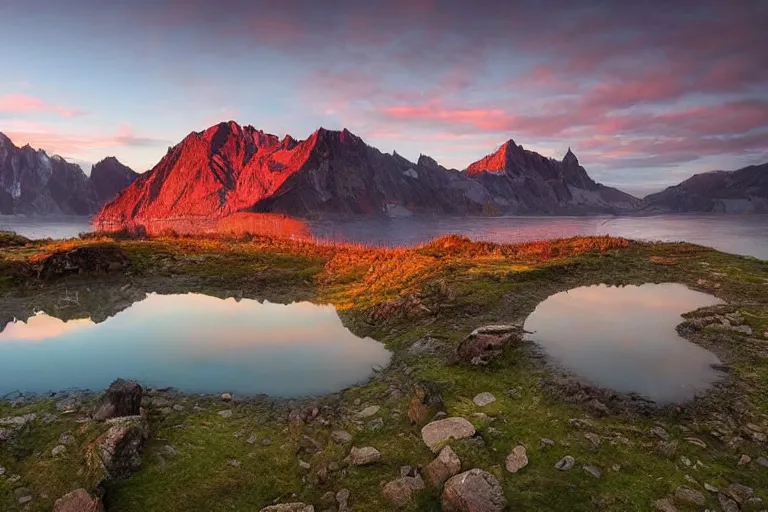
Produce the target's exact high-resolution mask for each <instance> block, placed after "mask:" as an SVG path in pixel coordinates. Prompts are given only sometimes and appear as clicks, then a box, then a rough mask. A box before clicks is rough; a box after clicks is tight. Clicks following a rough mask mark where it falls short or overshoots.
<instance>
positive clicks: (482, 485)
mask: <svg viewBox="0 0 768 512" xmlns="http://www.w3.org/2000/svg"><path fill="white" fill-rule="evenodd" d="M506 508H507V499H506V497H505V496H504V491H503V490H502V488H501V484H499V481H498V480H497V479H496V477H495V476H493V475H492V474H490V473H488V472H487V471H483V470H482V469H470V470H469V471H465V472H464V473H459V474H458V475H455V476H453V477H451V478H450V479H449V480H448V481H447V482H446V483H445V486H444V487H443V494H442V510H443V512H502V511H503V510H505V509H506Z"/></svg>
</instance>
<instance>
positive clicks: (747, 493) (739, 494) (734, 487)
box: [726, 484, 755, 504]
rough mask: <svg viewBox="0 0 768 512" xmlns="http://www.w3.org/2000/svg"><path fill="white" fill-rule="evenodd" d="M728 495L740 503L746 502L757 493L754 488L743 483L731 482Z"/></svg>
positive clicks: (727, 490)
mask: <svg viewBox="0 0 768 512" xmlns="http://www.w3.org/2000/svg"><path fill="white" fill-rule="evenodd" d="M726 492H727V493H728V495H729V496H730V497H731V498H733V499H734V500H736V501H737V502H738V503H740V504H744V503H746V501H747V500H748V499H749V498H751V497H752V496H754V495H755V491H754V489H752V488H751V487H747V486H746V485H741V484H731V485H729V486H728V489H726Z"/></svg>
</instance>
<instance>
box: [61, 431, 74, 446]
mask: <svg viewBox="0 0 768 512" xmlns="http://www.w3.org/2000/svg"><path fill="white" fill-rule="evenodd" d="M59 444H63V445H66V446H69V445H71V444H75V438H74V436H73V435H72V434H70V433H69V432H64V433H63V434H61V435H60V436H59Z"/></svg>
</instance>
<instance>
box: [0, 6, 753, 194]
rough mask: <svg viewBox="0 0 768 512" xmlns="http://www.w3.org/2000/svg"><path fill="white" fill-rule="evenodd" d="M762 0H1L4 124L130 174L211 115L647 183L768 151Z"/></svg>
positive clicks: (0, 122)
mask: <svg viewBox="0 0 768 512" xmlns="http://www.w3.org/2000/svg"><path fill="white" fill-rule="evenodd" d="M766 27H768V1H763V0H752V1H750V0H720V1H714V0H658V1H656V2H652V3H649V2H647V1H642V2H641V1H637V0H624V1H621V2H619V1H614V0H606V1H594V2H584V1H582V2H574V1H571V0H537V1H513V0H508V1H506V2H502V1H496V0H493V1H489V0H472V1H458V0H366V1H356V0H325V1H322V2H318V1H307V0H280V1H279V2H276V1H262V0H216V1H203V0H110V1H109V2H104V1H102V0H47V1H43V0H0V47H1V48H3V49H5V51H4V56H3V65H2V68H3V70H2V73H0V131H2V132H3V133H5V134H6V135H8V136H9V137H10V138H11V139H12V140H13V141H14V142H15V143H16V144H17V145H22V144H27V143H29V144H31V145H32V146H33V147H36V148H42V149H45V150H46V151H48V152H49V153H55V154H59V155H61V156H63V157H65V158H67V159H69V160H71V161H74V162H76V163H80V164H81V165H83V166H84V167H85V168H86V169H88V168H89V166H90V164H92V163H94V162H96V161H99V160H101V159H102V158H104V157H106V156H116V157H117V158H118V159H120V160H121V161H122V162H123V163H125V164H126V165H129V166H130V167H132V168H134V169H135V170H137V171H139V172H142V171H145V170H148V169H150V168H151V167H152V166H154V165H155V164H156V163H157V162H158V161H159V159H160V158H161V157H162V156H163V155H164V154H165V153H166V151H167V149H168V147H169V146H172V145H174V144H177V143H178V142H179V141H181V140H182V139H183V138H184V137H185V136H186V135H187V134H188V133H190V132H192V131H200V130H203V129H205V128H207V127H208V126H211V125H214V124H216V123H218V122H220V121H226V120H230V119H233V120H236V121H237V122H239V123H240V124H243V125H246V124H248V125H253V126H255V127H256V128H259V129H263V130H265V131H267V132H270V133H274V134H276V135H278V136H283V135H284V134H286V133H288V134H291V135H292V136H294V137H296V138H299V139H303V138H306V137H307V136H308V135H309V134H310V133H312V132H313V131H315V130H316V129H317V128H318V127H320V126H323V127H325V128H328V129H341V128H347V129H349V130H350V131H352V132H353V133H355V134H357V135H359V136H360V137H362V138H363V139H364V140H365V141H366V142H367V143H368V144H369V145H372V146H375V147H377V148H379V149H380V150H382V151H385V152H391V151H393V150H397V152H398V153H399V154H401V155H403V156H405V157H407V158H409V159H412V160H415V159H417V158H418V156H419V154H421V153H423V154H427V155H430V156H432V157H433V158H435V159H436V160H437V161H438V162H439V163H441V164H442V165H444V166H446V167H451V168H457V169H464V168H465V167H466V166H467V165H469V164H470V163H471V162H473V161H475V160H477V159H479V158H481V157H482V156H484V155H486V154H488V153H491V152H492V151H494V150H495V149H496V148H497V147H498V146H500V145H501V144H502V143H504V142H505V141H507V140H509V139H513V140H515V142H517V143H518V144H520V145H522V146H524V147H525V148H527V149H532V150H534V151H538V152H539V153H542V154H544V155H546V156H551V157H554V158H557V159H561V158H562V157H563V155H564V154H565V152H566V151H567V149H568V147H571V148H572V149H573V151H574V153H575V154H576V155H577V157H578V158H579V161H580V162H581V164H582V165H583V166H584V167H585V168H586V169H587V171H588V172H589V173H590V175H591V176H592V177H593V178H595V179H596V180H598V181H600V182H603V183H605V184H608V185H613V186H618V187H619V188H621V189H623V190H626V191H628V192H630V193H634V194H636V195H640V196H642V195H645V194H647V193H650V192H654V191H657V190H660V189H662V188H664V187H665V186H667V185H670V184H674V183H677V182H679V181H681V180H683V179H685V178H687V177H688V176H690V175H691V174H694V173H697V172H705V171H709V170H714V169H737V168H740V167H743V166H745V165H750V164H755V163H762V162H765V161H768V30H766Z"/></svg>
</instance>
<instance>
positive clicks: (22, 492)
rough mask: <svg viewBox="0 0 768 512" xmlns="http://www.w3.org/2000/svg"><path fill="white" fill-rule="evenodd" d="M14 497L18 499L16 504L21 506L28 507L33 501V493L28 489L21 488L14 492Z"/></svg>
mask: <svg viewBox="0 0 768 512" xmlns="http://www.w3.org/2000/svg"><path fill="white" fill-rule="evenodd" d="M13 497H14V498H16V503H18V504H19V505H26V504H27V503H29V502H30V501H32V491H30V490H29V489H27V488H26V487H19V488H18V489H16V490H14V491H13Z"/></svg>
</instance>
